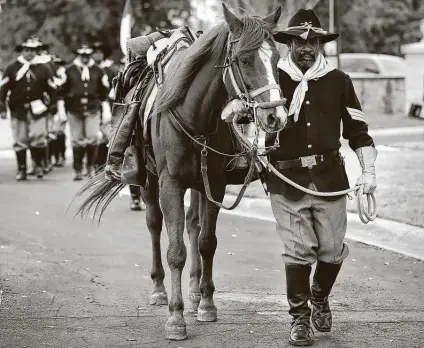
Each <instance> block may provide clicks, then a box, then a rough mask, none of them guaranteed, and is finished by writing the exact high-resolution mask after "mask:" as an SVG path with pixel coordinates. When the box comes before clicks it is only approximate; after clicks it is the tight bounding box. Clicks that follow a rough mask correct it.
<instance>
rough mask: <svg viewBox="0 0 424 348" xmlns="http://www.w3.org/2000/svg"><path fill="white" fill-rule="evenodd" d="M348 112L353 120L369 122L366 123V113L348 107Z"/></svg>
mask: <svg viewBox="0 0 424 348" xmlns="http://www.w3.org/2000/svg"><path fill="white" fill-rule="evenodd" d="M346 109H347V112H348V113H349V115H350V117H352V119H353V120H356V121H361V122H365V123H366V122H367V121H365V116H364V113H363V112H362V111H361V110H358V109H353V108H348V107H346Z"/></svg>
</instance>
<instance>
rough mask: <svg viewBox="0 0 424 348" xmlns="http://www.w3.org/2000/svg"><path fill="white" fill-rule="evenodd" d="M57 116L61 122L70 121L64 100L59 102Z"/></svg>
mask: <svg viewBox="0 0 424 348" xmlns="http://www.w3.org/2000/svg"><path fill="white" fill-rule="evenodd" d="M57 116H58V118H59V121H60V122H63V123H65V122H66V121H67V120H68V115H67V114H66V110H65V101H64V100H58V101H57Z"/></svg>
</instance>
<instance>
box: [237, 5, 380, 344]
mask: <svg viewBox="0 0 424 348" xmlns="http://www.w3.org/2000/svg"><path fill="white" fill-rule="evenodd" d="M338 36H339V35H338V34H336V33H330V32H328V31H326V30H323V29H322V28H321V24H320V21H319V19H318V18H317V16H316V15H315V13H314V12H313V11H312V10H304V9H301V10H299V11H298V12H297V13H296V14H295V15H294V16H293V17H292V18H291V20H290V21H289V26H288V28H287V29H286V30H284V31H279V32H277V33H276V34H275V35H274V38H275V40H276V41H278V42H281V43H283V44H286V45H287V46H288V48H289V54H288V57H287V58H286V59H284V60H283V59H281V60H280V61H279V63H278V68H279V84H280V87H281V89H282V92H283V95H284V97H285V98H287V100H288V103H290V104H289V105H290V109H289V116H290V117H289V119H290V121H291V126H289V127H286V128H285V129H283V130H282V131H281V132H280V133H279V135H277V136H278V137H279V139H278V140H279V147H278V148H277V149H276V150H275V151H273V152H272V153H271V154H270V156H269V161H270V163H271V164H272V165H273V166H274V167H275V168H277V169H278V170H279V171H280V172H281V173H282V174H283V175H285V176H286V177H288V178H289V179H291V180H292V181H294V182H295V183H297V184H299V185H301V186H303V187H305V188H309V189H312V190H316V191H320V192H332V191H340V190H345V189H348V188H349V182H348V178H347V175H346V171H345V166H344V161H343V158H342V157H341V155H340V153H339V148H340V146H341V144H340V141H339V139H340V122H342V123H343V133H342V134H343V137H344V138H345V139H348V140H349V146H350V147H351V148H352V150H354V151H355V152H356V154H357V156H358V159H359V163H360V164H361V167H362V175H361V177H360V178H359V180H358V182H357V185H363V190H364V193H368V194H371V193H373V192H374V191H375V189H376V175H375V168H374V162H375V160H376V157H377V150H376V149H375V147H374V142H373V139H372V138H371V137H370V135H369V134H368V125H367V122H366V119H365V117H364V113H363V111H362V108H361V105H360V103H359V101H358V98H357V96H356V94H355V90H354V87H353V84H352V81H351V79H350V77H349V76H348V75H347V74H345V73H343V72H342V71H340V70H339V69H336V68H334V67H333V66H331V65H330V64H329V63H328V62H327V61H326V60H325V58H324V56H323V55H322V54H321V53H320V50H321V47H322V44H324V43H326V42H329V41H332V40H334V39H336V38H337V37H338ZM232 103H233V105H232V106H231V107H230V108H231V109H232V110H233V114H235V115H244V114H245V113H246V110H245V109H244V108H243V104H242V103H238V102H236V101H233V102H232ZM274 142H275V136H274V137H270V138H268V139H267V144H266V145H268V146H269V145H272V144H273V143H274ZM267 187H268V191H269V193H270V198H271V206H272V210H273V214H274V217H275V219H276V222H277V232H278V234H279V236H280V238H281V240H282V241H283V244H284V251H283V254H282V256H283V261H284V263H285V270H286V280H287V299H288V303H289V306H290V310H289V313H290V314H291V316H292V317H293V321H292V325H291V330H290V335H289V343H290V344H292V345H295V346H306V345H311V344H312V338H313V331H312V329H311V324H310V322H311V320H312V324H313V325H314V327H315V329H316V330H318V331H321V332H329V331H330V330H331V327H332V315H331V311H330V307H329V301H328V296H329V295H330V291H331V289H332V287H333V284H334V282H335V281H336V278H337V275H338V273H339V271H340V268H341V266H342V262H343V260H344V259H345V258H346V256H347V255H348V253H349V250H348V247H347V245H346V244H345V243H344V237H345V234H346V227H347V214H346V195H343V196H336V197H317V196H314V195H310V194H305V193H304V192H302V191H300V190H298V189H297V188H294V187H292V186H291V185H288V184H287V183H286V182H284V181H282V180H281V179H280V178H279V177H278V176H276V175H275V174H273V173H270V174H269V176H268V179H267ZM314 263H317V265H316V269H315V274H314V276H313V281H312V286H311V285H310V273H311V266H312V265H313V264H314ZM308 301H310V302H311V304H312V308H310V307H309V305H308Z"/></svg>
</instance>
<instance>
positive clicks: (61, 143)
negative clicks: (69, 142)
mask: <svg viewBox="0 0 424 348" xmlns="http://www.w3.org/2000/svg"><path fill="white" fill-rule="evenodd" d="M57 151H58V153H59V157H60V158H61V159H62V162H63V164H65V159H66V154H65V152H66V134H65V133H63V134H58V136H57Z"/></svg>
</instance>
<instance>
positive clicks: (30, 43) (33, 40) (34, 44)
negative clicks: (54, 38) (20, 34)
mask: <svg viewBox="0 0 424 348" xmlns="http://www.w3.org/2000/svg"><path fill="white" fill-rule="evenodd" d="M24 48H32V49H34V50H40V49H47V48H48V45H47V44H44V43H42V42H41V41H40V39H39V38H38V37H30V38H28V39H26V40H25V41H24V42H22V43H21V44H20V45H18V46H16V51H18V52H21V51H22V50H23V49H24Z"/></svg>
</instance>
